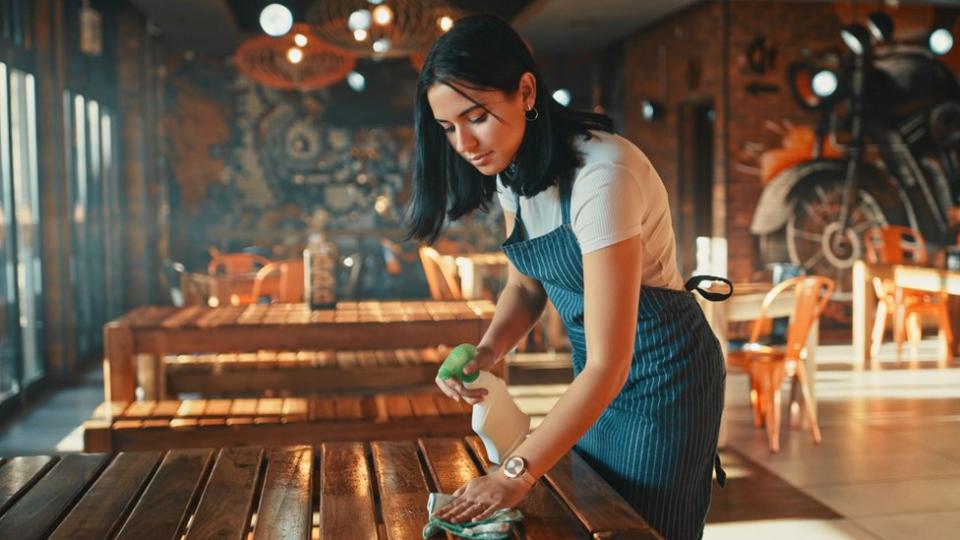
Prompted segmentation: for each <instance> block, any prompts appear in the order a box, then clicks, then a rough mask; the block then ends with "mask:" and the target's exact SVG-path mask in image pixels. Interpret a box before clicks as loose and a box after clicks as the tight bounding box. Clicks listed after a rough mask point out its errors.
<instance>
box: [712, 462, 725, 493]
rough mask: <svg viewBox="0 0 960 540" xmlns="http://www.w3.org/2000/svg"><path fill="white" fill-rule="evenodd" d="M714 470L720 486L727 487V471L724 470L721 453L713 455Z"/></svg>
mask: <svg viewBox="0 0 960 540" xmlns="http://www.w3.org/2000/svg"><path fill="white" fill-rule="evenodd" d="M713 470H714V472H715V473H716V474H717V484H719V485H720V487H726V486H727V471H725V470H723V465H721V464H720V454H714V455H713Z"/></svg>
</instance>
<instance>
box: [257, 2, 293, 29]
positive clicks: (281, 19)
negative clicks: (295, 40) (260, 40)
mask: <svg viewBox="0 0 960 540" xmlns="http://www.w3.org/2000/svg"><path fill="white" fill-rule="evenodd" d="M260 27H261V28H263V31H264V32H266V33H267V35H271V36H274V37H276V36H282V35H284V34H286V33H287V32H289V31H290V28H292V27H293V13H290V10H289V9H287V7H286V6H284V5H283V4H270V5H269V6H267V7H265V8H263V11H261V12H260Z"/></svg>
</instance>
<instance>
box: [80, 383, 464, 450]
mask: <svg viewBox="0 0 960 540" xmlns="http://www.w3.org/2000/svg"><path fill="white" fill-rule="evenodd" d="M470 414H471V408H470V406H469V405H467V404H465V403H462V402H456V401H453V400H451V399H450V398H448V397H446V396H444V395H442V394H440V393H439V391H432V392H421V393H412V394H375V395H366V396H327V395H320V396H311V397H309V398H264V399H193V400H166V401H134V402H111V403H102V404H101V405H100V406H99V407H98V408H97V410H96V411H95V412H94V414H93V418H91V419H90V420H88V421H86V422H84V425H83V429H84V432H83V441H84V450H85V451H87V452H111V451H120V450H168V449H172V448H199V447H211V448H213V447H222V446H250V445H255V446H284V445H290V444H315V443H319V442H324V441H342V440H359V441H366V440H373V439H409V438H414V437H421V436H437V435H460V436H462V435H467V434H470V433H472V431H471V428H470Z"/></svg>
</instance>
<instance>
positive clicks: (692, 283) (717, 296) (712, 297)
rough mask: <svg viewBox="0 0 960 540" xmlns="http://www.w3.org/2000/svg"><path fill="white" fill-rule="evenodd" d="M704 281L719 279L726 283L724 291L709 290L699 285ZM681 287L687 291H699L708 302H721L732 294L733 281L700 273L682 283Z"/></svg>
mask: <svg viewBox="0 0 960 540" xmlns="http://www.w3.org/2000/svg"><path fill="white" fill-rule="evenodd" d="M704 281H719V282H721V283H724V284H726V286H727V289H729V290H728V291H726V292H711V291H708V290H706V289H703V288H701V287H700V284H701V283H703V282H704ZM683 288H684V289H686V290H688V291H697V292H698V293H700V296H702V297H704V298H705V299H707V300H708V301H710V302H723V301H724V300H726V299H727V298H730V296H731V295H732V294H733V283H730V280H729V279H727V278H722V277H719V276H711V275H707V274H701V275H699V276H693V277H691V278H690V279H688V280H687V282H686V283H684V284H683Z"/></svg>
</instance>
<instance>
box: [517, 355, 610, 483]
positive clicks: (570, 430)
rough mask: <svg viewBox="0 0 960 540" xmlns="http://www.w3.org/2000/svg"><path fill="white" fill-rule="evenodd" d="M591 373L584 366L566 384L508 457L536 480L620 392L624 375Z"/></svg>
mask: <svg viewBox="0 0 960 540" xmlns="http://www.w3.org/2000/svg"><path fill="white" fill-rule="evenodd" d="M605 371H610V370H600V369H597V370H591V369H590V367H589V366H588V367H587V368H586V369H584V370H583V371H582V372H581V373H580V375H579V376H577V378H576V379H574V380H573V382H572V383H570V386H569V387H568V388H567V390H566V391H565V392H564V393H563V395H562V396H560V399H559V401H557V404H556V405H554V407H553V409H551V410H550V412H549V413H548V414H547V416H546V417H544V419H543V422H542V423H541V424H540V426H539V427H537V429H535V430H534V431H533V433H531V434H530V436H529V437H527V439H526V440H525V441H524V442H523V443H522V444H521V445H520V446H519V447H518V448H517V449H516V450H514V452H513V454H512V455H517V456H522V457H523V458H524V459H526V460H527V463H528V467H529V470H530V473H531V474H533V475H534V476H536V477H537V478H539V477H541V476H543V473H545V472H547V471H549V470H550V469H551V468H553V466H554V465H555V464H556V463H557V461H559V460H560V458H562V457H563V456H564V454H566V453H567V452H569V451H570V449H571V448H573V445H575V444H576V443H577V441H578V440H580V437H582V436H583V434H584V433H586V432H587V430H588V429H590V426H592V425H593V424H594V422H596V421H597V419H598V418H600V415H601V414H603V411H604V410H606V408H607V407H608V406H609V405H610V403H611V402H612V401H613V399H614V398H615V397H616V396H617V394H618V393H620V390H621V389H622V388H623V385H624V383H625V382H626V374H625V373H624V374H622V375H621V376H618V375H617V374H615V373H612V372H605Z"/></svg>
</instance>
